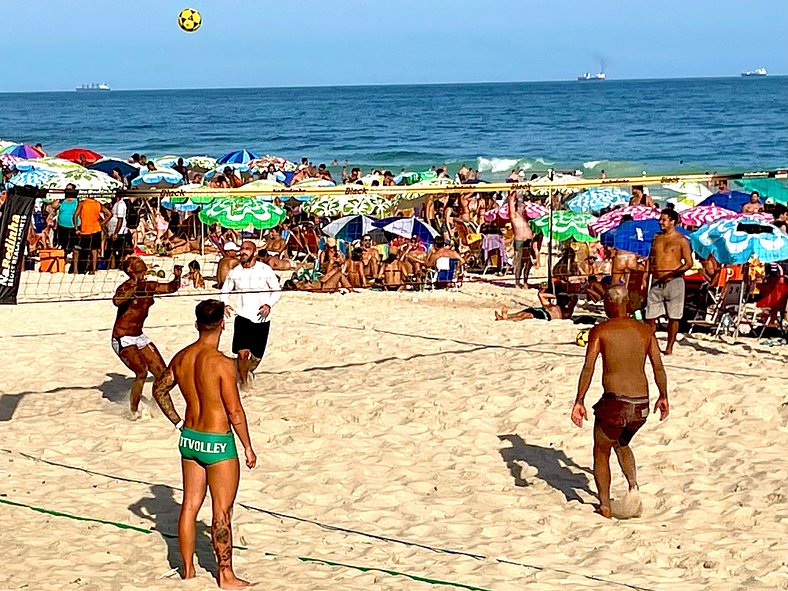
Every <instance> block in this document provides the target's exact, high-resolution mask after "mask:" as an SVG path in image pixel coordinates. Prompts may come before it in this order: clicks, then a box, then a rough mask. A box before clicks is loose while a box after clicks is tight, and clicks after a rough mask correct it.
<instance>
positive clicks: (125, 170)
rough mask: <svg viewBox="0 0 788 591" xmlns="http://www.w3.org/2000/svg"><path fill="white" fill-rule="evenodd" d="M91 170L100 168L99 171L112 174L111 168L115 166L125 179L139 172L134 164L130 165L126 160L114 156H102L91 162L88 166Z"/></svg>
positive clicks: (137, 174) (131, 177) (133, 176)
mask: <svg viewBox="0 0 788 591" xmlns="http://www.w3.org/2000/svg"><path fill="white" fill-rule="evenodd" d="M88 168H90V169H91V170H100V171H101V172H103V173H105V174H108V175H110V176H112V170H113V169H115V168H119V169H120V174H121V175H123V178H126V179H133V178H135V177H137V176H139V174H140V169H139V168H137V167H136V166H132V165H131V164H129V163H128V162H124V161H123V160H118V159H116V158H104V159H102V160H99V161H98V162H96V163H95V164H91V165H90V166H88Z"/></svg>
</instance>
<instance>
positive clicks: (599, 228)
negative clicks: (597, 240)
mask: <svg viewBox="0 0 788 591" xmlns="http://www.w3.org/2000/svg"><path fill="white" fill-rule="evenodd" d="M625 215H629V216H632V219H633V220H651V219H657V218H658V217H659V210H658V209H654V208H653V207H646V206H645V205H628V206H626V207H622V208H620V209H614V210H613V211H610V212H608V213H606V214H605V215H603V216H602V217H600V218H597V219H595V220H592V221H591V223H589V224H588V229H589V231H590V232H591V235H592V236H599V235H600V234H602V233H604V232H607V231H609V230H612V229H613V228H615V227H617V226H618V225H619V224H620V223H621V218H623V217H624V216H625Z"/></svg>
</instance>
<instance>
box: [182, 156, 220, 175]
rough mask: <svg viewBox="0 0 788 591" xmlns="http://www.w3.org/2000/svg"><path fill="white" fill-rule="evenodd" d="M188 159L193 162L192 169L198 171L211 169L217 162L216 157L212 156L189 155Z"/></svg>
mask: <svg viewBox="0 0 788 591" xmlns="http://www.w3.org/2000/svg"><path fill="white" fill-rule="evenodd" d="M187 160H188V161H189V163H190V164H191V169H192V170H194V171H196V172H205V171H206V170H211V169H212V168H216V164H217V162H216V158H211V157H210V156H189V157H188V158H187ZM176 162H177V161H176Z"/></svg>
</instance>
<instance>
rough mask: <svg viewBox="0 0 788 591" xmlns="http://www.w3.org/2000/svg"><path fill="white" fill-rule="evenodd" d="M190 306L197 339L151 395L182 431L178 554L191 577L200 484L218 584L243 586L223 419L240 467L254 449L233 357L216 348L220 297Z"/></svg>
mask: <svg viewBox="0 0 788 591" xmlns="http://www.w3.org/2000/svg"><path fill="white" fill-rule="evenodd" d="M195 312H196V316H197V322H196V326H197V331H198V333H199V336H198V337H197V341H196V342H194V343H192V344H191V345H189V346H188V347H186V348H185V349H181V350H180V351H179V352H178V354H177V355H175V357H173V359H172V362H171V363H170V365H169V367H167V369H166V370H165V371H164V372H163V373H162V374H161V375H160V376H158V377H157V378H156V381H155V382H154V384H153V397H154V398H155V399H156V402H157V403H158V405H159V407H160V408H161V410H162V412H163V413H164V415H165V416H166V417H167V418H168V419H169V420H170V421H171V422H172V424H173V425H175V427H176V428H177V429H179V430H180V431H181V436H180V440H179V443H178V449H179V451H180V453H181V469H182V471H183V504H182V505H181V515H180V519H178V543H179V546H180V550H181V556H182V557H183V573H181V576H183V578H184V579H191V578H193V577H194V576H195V574H196V573H195V570H194V545H195V540H196V537H197V529H196V527H195V522H196V520H197V513H198V512H199V510H200V507H202V504H203V501H204V500H205V490H206V484H207V487H208V488H210V489H211V505H212V509H213V521H212V523H211V545H212V546H213V551H214V552H215V553H216V562H217V564H218V566H219V577H218V579H219V580H218V583H219V587H220V588H221V589H243V588H245V587H248V586H249V583H248V582H246V581H243V580H241V579H239V578H238V577H236V576H235V573H234V572H233V532H232V525H231V523H230V520H231V517H232V511H233V502H234V501H235V495H236V493H237V492H238V481H239V479H240V474H239V472H240V469H239V464H238V451H237V450H236V447H235V438H234V437H233V434H232V431H230V424H232V426H233V430H235V433H236V435H238V438H239V439H240V440H241V443H242V444H243V446H244V455H245V457H246V465H247V467H249V468H254V467H255V464H256V463H257V456H256V455H255V453H254V450H253V449H252V440H251V438H250V437H249V426H248V425H247V422H246V413H244V409H243V406H242V405H241V398H240V396H239V394H238V386H237V385H236V381H235V379H236V378H235V361H234V360H233V359H231V358H230V357H227V356H225V355H224V354H222V353H220V352H219V339H220V338H221V336H222V331H223V330H224V315H225V311H224V304H223V303H222V302H220V301H217V300H205V301H203V302H200V303H199V304H197V308H196V310H195ZM176 384H177V385H178V386H179V387H180V389H181V393H182V394H183V397H184V399H185V400H186V413H185V414H186V416H185V418H184V419H183V420H181V417H180V415H179V414H178V412H177V411H176V410H175V407H174V406H173V404H172V398H171V396H170V390H172V388H173V387H174V386H175V385H176Z"/></svg>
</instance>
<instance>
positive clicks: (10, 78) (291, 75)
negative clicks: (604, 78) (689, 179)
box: [0, 0, 788, 92]
mask: <svg viewBox="0 0 788 591" xmlns="http://www.w3.org/2000/svg"><path fill="white" fill-rule="evenodd" d="M187 6H192V7H194V8H197V9H198V10H200V12H201V13H202V15H203V19H204V23H203V27H202V29H201V30H200V31H198V32H197V33H193V34H187V33H183V32H181V31H180V29H179V28H178V26H177V23H176V18H177V14H178V12H179V11H180V9H182V8H185V7H187ZM786 24H788V2H786V1H785V0H749V1H747V2H744V1H742V0H681V1H679V0H650V1H646V0H623V1H622V0H596V1H582V0H552V1H547V0H334V1H332V2H318V1H316V0H289V1H285V2H271V1H269V0H180V1H173V0H137V1H125V0H123V1H121V0H104V1H98V0H83V1H82V2H77V1H76V0H19V1H17V0H3V2H2V9H1V10H0V48H2V55H3V56H4V59H3V62H2V63H3V65H2V83H0V91H6V92H8V91H28V90H30V91H34V90H71V89H73V88H74V86H75V85H77V84H80V83H83V82H98V81H107V82H109V83H110V84H111V85H112V87H113V88H115V89H131V88H134V89H136V88H207V87H240V86H311V85H332V84H337V85H345V84H409V83H447V82H499V81H500V82H506V81H536V80H567V79H572V78H574V77H575V76H576V75H577V74H578V73H581V72H584V71H594V70H596V69H597V68H598V59H599V58H600V57H604V58H605V59H606V61H607V73H608V76H609V77H611V78H670V77H688V76H735V75H738V73H739V72H740V71H742V70H750V69H754V68H757V67H760V66H764V67H766V68H768V69H769V72H770V74H786V73H788V42H787V41H786V38H785V34H784V32H785V27H786Z"/></svg>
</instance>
